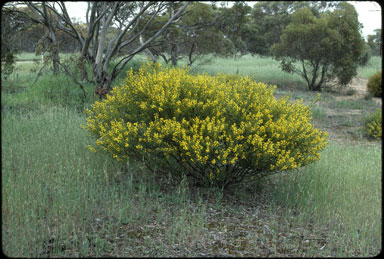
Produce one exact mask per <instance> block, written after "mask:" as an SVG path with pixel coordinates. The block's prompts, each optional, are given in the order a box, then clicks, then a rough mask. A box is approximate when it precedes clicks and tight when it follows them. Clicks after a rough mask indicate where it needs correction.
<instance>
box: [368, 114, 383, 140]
mask: <svg viewBox="0 0 384 259" xmlns="http://www.w3.org/2000/svg"><path fill="white" fill-rule="evenodd" d="M382 118H383V115H382V113H381V110H380V109H377V110H376V112H374V113H372V114H370V115H369V116H368V117H367V118H366V119H365V123H364V124H365V125H364V129H365V133H366V135H367V136H368V137H371V138H375V139H379V138H381V137H382V130H383V129H382V123H383V122H382Z"/></svg>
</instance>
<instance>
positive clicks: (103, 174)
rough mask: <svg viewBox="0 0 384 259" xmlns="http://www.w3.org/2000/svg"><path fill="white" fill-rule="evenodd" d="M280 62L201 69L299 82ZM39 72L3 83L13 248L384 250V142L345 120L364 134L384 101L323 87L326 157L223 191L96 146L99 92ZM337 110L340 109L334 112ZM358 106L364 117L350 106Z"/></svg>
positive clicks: (176, 252) (320, 115)
mask: <svg viewBox="0 0 384 259" xmlns="http://www.w3.org/2000/svg"><path fill="white" fill-rule="evenodd" d="M273 62H274V61H273V60H271V59H268V58H257V59H256V58H251V57H250V56H246V57H244V59H237V60H231V59H217V60H215V61H214V62H213V63H212V64H210V65H207V66H203V67H202V71H203V70H204V71H207V72H208V73H212V74H215V73H217V72H219V71H221V72H226V73H236V66H237V67H239V74H243V73H244V74H247V73H249V74H248V75H250V76H255V77H256V78H257V77H258V76H259V77H262V76H264V79H265V81H267V82H269V81H273V80H276V82H278V83H280V84H283V85H289V84H293V85H295V84H296V82H297V81H296V80H297V78H295V77H289V76H287V77H286V78H285V79H284V74H283V73H282V72H281V71H280V72H279V71H278V66H277V65H276V63H273ZM234 65H235V66H234ZM265 67H267V68H269V70H268V69H266V70H263V69H264V68H265ZM29 69H30V67H29V65H28V63H27V62H22V63H20V70H19V75H18V76H16V75H15V76H13V77H11V78H10V80H8V81H7V82H2V89H1V90H2V97H1V98H2V100H1V103H2V114H1V115H2V120H1V123H2V125H1V126H2V127H1V130H2V132H1V134H2V144H1V145H2V237H3V244H2V247H3V251H4V253H5V254H6V255H8V256H10V257H48V256H49V257H80V256H82V257H83V256H84V257H85V256H92V257H105V256H116V257H136V256H150V257H170V256H175V257H180V256H184V257H186V256H188V257H191V256H195V257H196V256H198V257H200V256H252V257H267V256H269V257H270V256H273V257H276V256H282V257H288V256H290V257H291V256H293V257H298V256H301V257H311V256H315V257H318V256H331V257H335V256H340V257H349V256H363V257H366V256H374V255H377V254H378V253H379V252H380V251H381V241H382V239H381V238H382V237H381V229H382V225H381V219H382V214H381V193H382V187H381V177H382V176H381V167H382V160H381V152H382V151H381V142H379V141H368V140H367V139H366V138H363V137H361V138H359V139H357V140H356V141H357V142H356V144H354V142H352V140H351V139H350V138H348V137H346V136H345V135H343V134H341V136H343V137H342V138H341V137H340V132H338V131H337V127H336V126H340V125H341V126H343V127H349V126H351V127H350V130H354V128H355V127H356V125H357V124H359V123H358V121H360V120H361V118H362V117H363V116H364V114H366V113H368V112H369V111H371V110H374V109H376V108H378V107H379V106H378V105H375V104H374V103H373V102H371V101H366V100H355V101H350V100H343V101H335V99H334V97H333V93H323V94H322V99H321V101H320V102H318V103H317V104H316V105H314V106H313V107H312V108H311V110H312V113H313V114H312V116H313V119H314V122H315V125H316V126H319V127H321V128H326V129H327V130H329V131H330V133H331V134H330V135H331V137H330V138H329V142H330V143H329V144H328V146H327V147H326V149H325V150H324V151H323V152H322V158H321V160H320V161H318V162H316V163H314V164H311V165H309V166H308V167H306V168H302V169H300V171H298V172H285V173H280V174H277V175H274V176H272V177H270V178H266V179H264V180H263V181H261V182H258V183H254V184H246V183H244V184H243V185H240V186H234V187H232V189H229V190H225V191H220V190H215V189H213V190H210V189H205V188H197V187H193V186H189V185H188V183H187V182H186V181H182V182H179V183H175V182H173V181H172V179H170V178H168V177H167V176H166V175H165V176H164V175H162V176H159V175H152V174H151V173H149V172H148V171H147V170H146V169H145V168H144V167H143V165H142V164H141V163H138V162H132V161H128V163H127V164H125V165H122V164H118V163H117V162H116V161H114V160H112V159H111V158H110V157H109V156H107V155H106V154H99V153H93V152H91V151H90V150H89V149H88V148H87V146H88V144H92V143H93V141H94V140H92V139H91V138H90V137H89V136H88V135H87V134H86V132H85V130H83V129H82V128H81V127H80V125H81V124H84V123H85V116H84V114H83V113H82V112H81V110H82V109H83V108H85V107H87V105H89V104H90V103H92V102H93V101H94V99H92V97H89V99H87V100H86V101H85V104H82V100H80V99H79V97H78V96H79V92H76V91H78V89H77V86H76V85H74V84H73V83H72V81H71V80H70V79H68V78H66V77H65V76H59V77H56V78H54V77H52V76H51V75H50V74H49V73H47V74H44V75H43V76H42V77H41V78H40V79H39V81H38V82H37V83H36V84H35V85H34V86H33V87H31V86H30V82H31V80H33V79H34V75H33V73H31V72H30V71H29ZM232 70H233V71H232ZM260 71H264V72H260ZM258 73H259V74H258ZM119 80H122V79H121V78H120V79H119ZM119 80H117V81H116V84H120V82H121V81H120V82H119ZM295 87H296V86H295ZM92 90H93V88H92V85H89V86H87V91H89V92H90V93H91V92H92ZM285 94H288V95H290V96H291V98H292V100H296V99H301V98H302V99H303V100H304V102H305V103H307V104H310V103H311V102H312V101H313V100H314V99H315V96H316V93H311V92H306V91H298V90H294V88H288V89H285V88H279V89H277V91H276V95H277V96H283V95H285ZM329 110H332V111H334V112H335V111H336V112H338V113H337V114H338V116H334V117H332V118H329V116H328V111H329ZM350 110H359V111H361V115H356V116H349V115H344V113H342V112H348V111H350ZM347 119H348V121H346V120H347ZM347 122H348V123H347ZM347 124H348V125H347ZM349 124H350V125H349ZM357 126H358V125H357ZM336 133H337V134H336ZM332 134H336V135H337V138H333V137H332ZM355 134H356V133H355Z"/></svg>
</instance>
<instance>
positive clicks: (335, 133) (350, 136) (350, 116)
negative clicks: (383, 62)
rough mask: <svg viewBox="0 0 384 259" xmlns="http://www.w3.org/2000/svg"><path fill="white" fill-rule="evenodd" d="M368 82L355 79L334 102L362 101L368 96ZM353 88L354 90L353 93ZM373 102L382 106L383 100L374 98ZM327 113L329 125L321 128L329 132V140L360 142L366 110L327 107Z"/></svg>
mask: <svg viewBox="0 0 384 259" xmlns="http://www.w3.org/2000/svg"><path fill="white" fill-rule="evenodd" d="M367 83H368V80H367V79H365V78H354V79H353V80H352V82H351V83H350V85H349V87H347V88H344V89H340V93H344V94H341V95H339V94H337V95H334V100H336V101H342V100H356V101H358V100H362V99H364V98H365V96H366V95H367V94H368V91H367ZM351 88H352V89H353V90H352V91H351ZM372 100H373V101H374V102H375V103H376V104H377V105H378V106H381V105H382V98H378V97H373V98H372ZM324 108H325V111H326V114H327V123H326V126H325V125H321V126H320V125H319V127H320V128H321V129H323V130H326V131H327V132H328V134H329V135H328V136H329V138H331V139H333V140H336V141H345V140H348V141H350V142H356V141H357V142H360V141H361V139H360V138H359V137H358V135H359V133H358V131H359V130H360V127H361V125H359V124H360V123H361V122H360V121H361V120H362V116H363V113H364V110H361V109H340V108H332V107H329V106H328V105H325V107H324Z"/></svg>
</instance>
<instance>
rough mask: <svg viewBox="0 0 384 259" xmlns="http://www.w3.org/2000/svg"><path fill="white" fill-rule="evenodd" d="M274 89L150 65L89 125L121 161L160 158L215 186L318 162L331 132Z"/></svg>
mask: <svg viewBox="0 0 384 259" xmlns="http://www.w3.org/2000/svg"><path fill="white" fill-rule="evenodd" d="M274 89H275V87H268V86H267V85H265V84H263V83H257V82H254V81H252V80H250V79H249V78H248V77H240V76H227V75H223V74H219V75H217V76H209V75H206V74H203V75H192V74H190V73H189V71H188V70H187V69H184V68H166V67H165V68H164V67H161V65H160V64H150V63H149V64H146V65H145V66H143V67H142V68H141V69H140V70H139V71H138V72H137V73H134V72H133V70H132V69H131V70H130V71H128V74H127V78H126V81H125V84H124V85H123V86H121V87H115V88H114V89H113V91H112V94H113V95H111V96H108V97H107V99H105V100H103V101H100V102H96V103H95V104H94V105H93V106H92V108H91V109H89V110H87V111H86V113H87V124H86V125H85V126H84V128H86V129H87V130H88V131H89V132H90V133H91V134H92V135H94V136H95V137H96V138H97V140H96V145H98V146H100V147H102V148H103V149H104V150H106V151H107V152H109V153H111V154H112V156H113V157H115V158H116V159H118V160H125V159H127V158H128V157H136V158H137V159H141V158H142V157H143V156H148V155H150V156H156V157H158V158H161V159H163V160H166V161H169V163H168V164H169V165H171V164H177V165H178V166H180V167H179V168H182V169H183V170H184V172H185V173H186V174H188V175H191V176H193V177H195V178H197V179H199V178H201V181H208V182H209V183H210V184H212V183H218V184H224V183H228V182H231V181H237V180H239V179H242V176H243V175H245V174H253V175H256V174H258V173H261V172H262V173H265V172H269V171H279V170H289V169H295V168H297V167H300V166H304V165H307V164H309V163H311V162H313V161H316V160H318V159H319V157H320V154H319V152H320V151H321V150H322V149H323V148H324V147H325V145H326V144H327V142H326V135H327V134H326V133H324V132H321V131H320V130H318V129H315V128H314V127H313V125H312V124H311V123H310V120H311V113H310V110H309V108H308V107H307V106H304V105H303V103H302V101H297V102H295V103H290V102H289V101H288V98H283V99H280V100H276V99H275V98H274V96H273V94H274ZM91 149H94V148H93V147H91ZM174 172H178V173H180V170H179V171H177V170H174Z"/></svg>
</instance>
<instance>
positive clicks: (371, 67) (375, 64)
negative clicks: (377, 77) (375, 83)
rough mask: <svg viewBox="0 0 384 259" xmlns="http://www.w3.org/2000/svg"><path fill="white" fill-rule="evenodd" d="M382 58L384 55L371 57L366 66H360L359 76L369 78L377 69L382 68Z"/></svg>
mask: <svg viewBox="0 0 384 259" xmlns="http://www.w3.org/2000/svg"><path fill="white" fill-rule="evenodd" d="M381 59H382V57H379V56H373V57H371V59H370V60H369V61H368V64H367V65H366V66H360V67H359V68H358V69H357V76H358V77H362V78H365V79H369V77H370V76H372V75H374V74H375V73H376V72H377V71H380V70H382V67H381Z"/></svg>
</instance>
